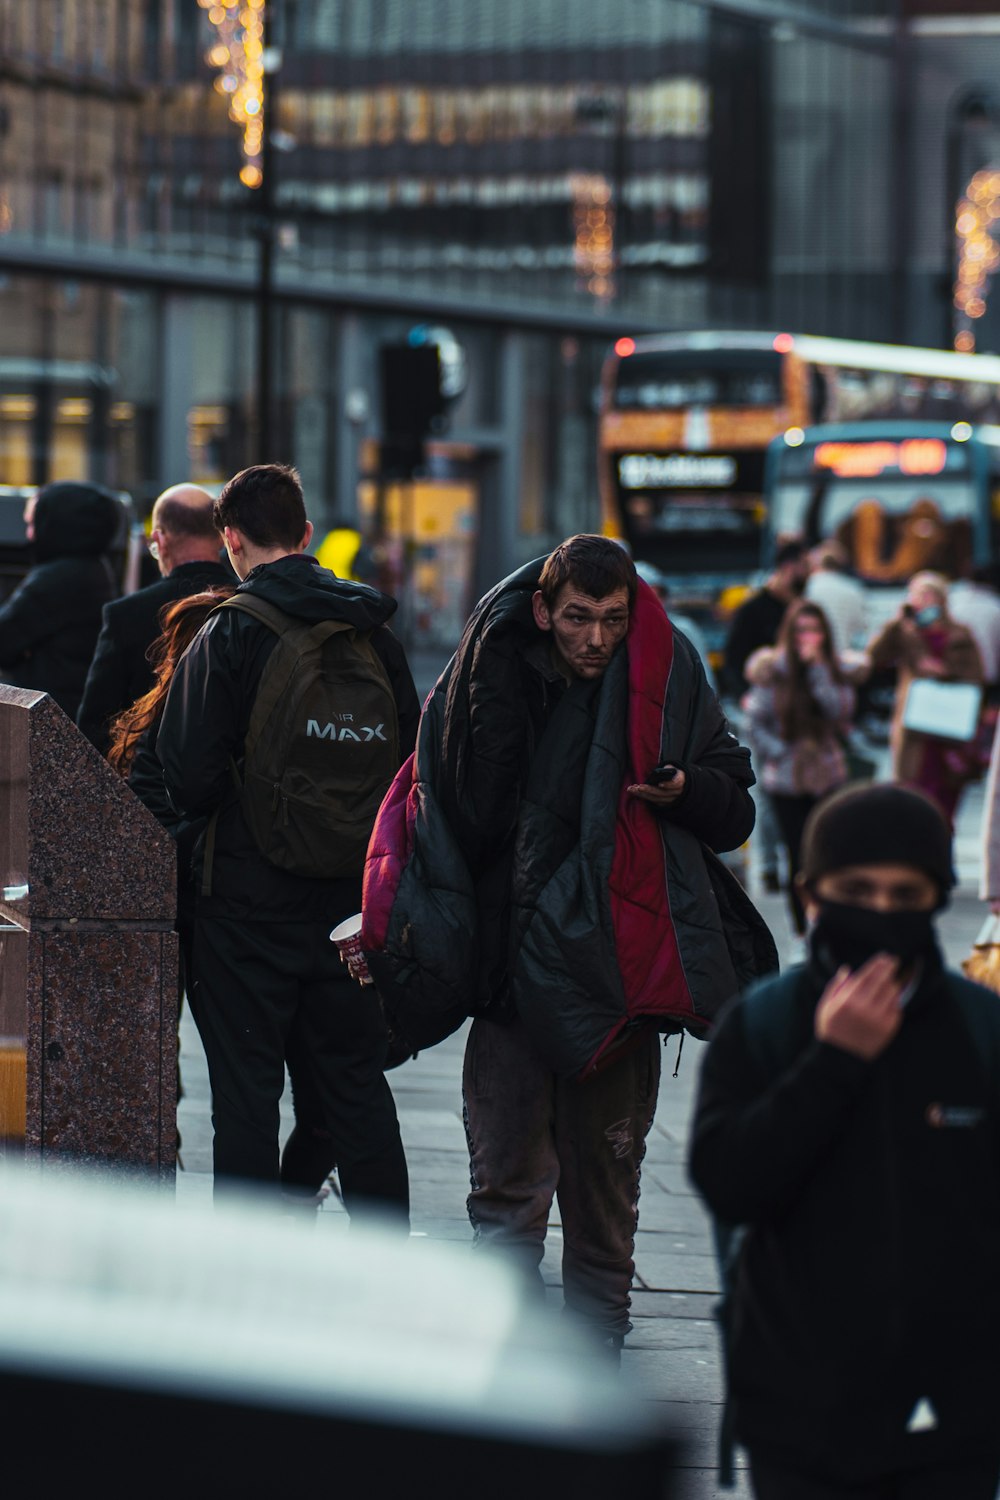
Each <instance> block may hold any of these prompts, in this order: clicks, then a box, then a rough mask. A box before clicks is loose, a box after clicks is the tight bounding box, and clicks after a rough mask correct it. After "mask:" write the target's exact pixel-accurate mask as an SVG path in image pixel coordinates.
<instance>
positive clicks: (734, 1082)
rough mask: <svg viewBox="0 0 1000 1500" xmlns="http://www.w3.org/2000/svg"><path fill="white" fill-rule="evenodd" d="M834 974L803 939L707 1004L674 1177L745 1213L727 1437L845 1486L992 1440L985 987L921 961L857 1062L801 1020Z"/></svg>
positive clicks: (998, 1037) (995, 1089) (997, 1180)
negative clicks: (884, 1040) (899, 1011)
mask: <svg viewBox="0 0 1000 1500" xmlns="http://www.w3.org/2000/svg"><path fill="white" fill-rule="evenodd" d="M833 969H834V965H833V963H832V961H830V960H829V959H828V958H825V957H823V956H821V957H816V956H815V955H814V957H813V958H812V959H811V961H810V964H809V966H808V967H807V968H804V969H800V970H792V971H791V972H790V973H789V974H788V975H783V976H782V977H781V978H780V979H774V980H768V981H765V983H764V984H762V985H760V986H758V987H757V988H755V989H753V990H751V991H750V992H749V993H748V994H747V995H746V997H745V998H744V999H743V1000H742V1001H741V1002H739V1003H737V1004H736V1005H734V1006H733V1007H732V1008H731V1009H730V1010H729V1011H728V1012H727V1014H726V1015H725V1016H724V1017H723V1019H722V1021H721V1022H720V1025H719V1029H718V1031H717V1033H716V1035H715V1036H714V1038H713V1039H712V1041H711V1043H710V1044H709V1048H708V1052H707V1054H706V1057H705V1061H704V1066H703V1069H702V1075H701V1084H700V1090H699V1096H698V1101H697V1105H696V1110H695V1118H694V1125H693V1131H692V1145H691V1174H692V1177H693V1179H694V1182H695V1184H696V1186H697V1187H698V1188H699V1190H700V1191H701V1193H702V1194H703V1196H704V1197H705V1199H706V1200H707V1202H708V1204H709V1206H710V1207H711V1209H712V1210H713V1211H714V1213H715V1214H716V1215H717V1217H718V1218H719V1219H720V1220H722V1221H723V1222H725V1223H729V1224H743V1225H746V1226H747V1235H746V1240H745V1242H744V1245H743V1249H742V1252H741V1255H740V1261H739V1267H738V1273H737V1277H736V1285H735V1292H734V1304H733V1312H732V1323H731V1357H730V1395H731V1400H732V1402H733V1412H734V1418H735V1428H736V1436H737V1438H738V1439H739V1440H740V1441H741V1442H743V1443H745V1444H746V1445H747V1447H749V1448H750V1449H751V1450H757V1451H759V1452H761V1453H762V1454H769V1455H770V1456H771V1457H772V1459H773V1461H775V1462H778V1461H784V1463H785V1464H787V1465H788V1466H790V1467H794V1466H798V1467H802V1468H804V1469H806V1470H809V1471H810V1472H811V1471H813V1470H818V1471H820V1472H823V1473H828V1474H830V1475H831V1476H832V1475H840V1476H842V1477H843V1478H846V1479H850V1480H852V1481H857V1480H862V1479H866V1478H871V1477H872V1476H874V1475H876V1474H880V1473H888V1472H893V1471H897V1470H900V1469H905V1468H910V1467H917V1466H920V1465H921V1464H923V1463H928V1464H929V1463H932V1462H947V1461H949V1460H951V1461H954V1460H955V1458H956V1457H960V1456H962V1455H966V1456H975V1454H976V1452H977V1450H978V1449H989V1448H990V1447H991V1446H992V1445H994V1444H995V1441H996V1425H997V1417H996V1413H997V1409H998V1403H1000V1364H998V1361H997V1342H998V1338H1000V1294H998V1290H997V1264H998V1257H1000V1001H998V1000H997V997H996V996H995V995H993V994H992V993H991V992H990V991H988V990H985V989H982V988H981V987H980V986H979V985H974V984H970V983H969V981H968V980H966V979H963V978H962V977H961V976H960V975H958V974H952V973H949V972H948V971H946V970H944V969H943V968H941V966H940V963H939V961H932V960H928V961H927V962H926V967H925V970H924V976H923V978H922V980H921V982H920V984H919V987H918V989H917V991H916V993H915V994H914V995H913V997H912V998H911V999H910V1000H909V1002H908V1004H907V1006H906V1009H905V1012H904V1018H903V1024H902V1027H901V1028H900V1031H899V1033H898V1034H897V1036H896V1037H895V1038H894V1039H893V1041H892V1042H891V1043H890V1044H889V1046H888V1047H887V1048H886V1049H885V1051H884V1052H883V1053H882V1054H881V1055H880V1056H879V1057H877V1058H876V1059H875V1060H874V1061H873V1062H864V1061H862V1060H861V1059H860V1058H859V1057H856V1056H854V1055H852V1054H850V1053H848V1052H845V1051H843V1050H842V1049H840V1048H838V1047H835V1046H832V1045H830V1044H828V1043H825V1042H821V1041H818V1040H817V1039H816V1037H815V1035H814V1017H815V1010H816V1006H817V1003H818V1001H819V998H820V996H821V995H822V993H823V990H824V988H825V986H826V984H827V983H828V981H829V979H830V978H831V977H832V973H833ZM793 1456H794V1464H793V1463H792V1457H793ZM956 1500H957V1497H956Z"/></svg>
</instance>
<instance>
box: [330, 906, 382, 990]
mask: <svg viewBox="0 0 1000 1500" xmlns="http://www.w3.org/2000/svg"><path fill="white" fill-rule="evenodd" d="M330 941H331V943H335V944H336V947H337V952H338V953H339V954H340V961H341V963H344V964H346V965H347V972H348V974H350V976H351V978H352V979H356V980H357V981H358V983H359V984H374V982H375V981H374V980H373V979H372V976H371V974H369V972H368V963H367V960H366V958H365V955H364V951H363V949H362V947H361V913H360V912H358V913H357V915H356V916H353V917H348V918H347V921H346V922H341V923H340V925H339V926H337V927H335V928H334V929H333V931H332V932H331V933H330Z"/></svg>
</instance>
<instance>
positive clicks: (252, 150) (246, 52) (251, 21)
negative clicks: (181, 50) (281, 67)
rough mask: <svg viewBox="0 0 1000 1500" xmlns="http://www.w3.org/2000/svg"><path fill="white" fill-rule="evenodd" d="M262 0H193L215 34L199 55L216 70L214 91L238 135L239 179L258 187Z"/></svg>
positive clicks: (261, 178)
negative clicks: (240, 154) (224, 104)
mask: <svg viewBox="0 0 1000 1500" xmlns="http://www.w3.org/2000/svg"><path fill="white" fill-rule="evenodd" d="M265 3H266V0H198V4H199V5H200V6H201V8H202V10H206V11H208V19H209V21H211V23H212V25H213V26H214V27H215V29H216V31H217V33H218V41H216V42H214V43H213V44H212V46H211V47H210V48H209V50H208V51H207V52H206V53H205V61H206V62H207V63H208V65H209V67H211V68H217V69H218V70H219V76H218V78H216V80H215V88H216V89H217V91H218V92H219V93H220V94H222V95H224V96H225V97H226V98H227V99H228V100H229V118H230V119H231V120H233V121H234V122H235V123H236V124H237V125H239V126H240V128H241V130H242V131H243V157H244V161H243V166H242V167H241V168H240V181H241V182H242V183H243V184H244V186H245V187H248V188H259V187H260V185H261V183H262V182H263V181H264V170H263V166H262V162H261V156H262V152H263V149H264V7H265Z"/></svg>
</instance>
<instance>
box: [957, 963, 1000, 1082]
mask: <svg viewBox="0 0 1000 1500" xmlns="http://www.w3.org/2000/svg"><path fill="white" fill-rule="evenodd" d="M945 978H946V981H947V984H948V988H949V990H950V991H951V994H952V995H953V996H954V998H955V1000H956V1001H957V1002H958V1007H959V1009H960V1010H961V1012H962V1019H963V1021H964V1022H965V1024H966V1027H967V1028H968V1031H969V1035H970V1036H971V1038H972V1044H973V1046H974V1047H975V1049H976V1052H977V1053H978V1055H979V1058H980V1061H981V1062H982V1064H983V1067H984V1068H985V1070H986V1073H987V1075H988V1077H989V1078H990V1079H991V1081H992V1082H994V1083H995V1084H998V1085H1000V996H998V995H995V994H994V993H993V991H992V990H987V989H986V988H985V987H984V986H983V985H981V984H973V982H972V980H971V979H966V978H965V977H964V976H963V975H961V974H954V973H952V971H951V970H950V969H949V970H948V971H947V973H946V975H945Z"/></svg>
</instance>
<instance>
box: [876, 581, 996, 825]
mask: <svg viewBox="0 0 1000 1500" xmlns="http://www.w3.org/2000/svg"><path fill="white" fill-rule="evenodd" d="M867 654H868V657H869V659H870V661H871V664H872V668H873V670H875V671H880V670H882V669H884V668H886V667H895V669H896V673H897V676H896V698H895V705H894V709H893V718H892V728H891V731H890V736H889V743H890V746H891V748H892V774H893V777H894V779H895V780H897V781H902V782H906V783H907V785H909V786H914V787H916V788H918V790H920V791H923V792H926V793H927V795H928V796H929V797H933V799H934V801H935V802H936V803H937V804H938V806H939V807H940V808H941V810H942V812H943V813H944V815H945V817H946V818H948V820H949V822H954V818H955V810H956V808H957V806H958V799H959V797H960V796H961V794H962V790H963V788H964V787H965V786H966V785H967V784H968V782H969V781H972V780H975V779H976V778H977V777H978V776H979V775H981V773H982V766H981V762H980V758H979V752H978V748H977V745H976V742H975V739H974V738H973V739H971V740H968V741H965V742H962V741H959V740H956V739H953V738H951V737H949V736H947V735H946V734H929V733H925V732H923V731H920V730H917V729H913V728H909V727H908V726H907V723H906V707H907V698H908V695H909V692H910V688H911V686H912V684H913V683H914V682H916V681H919V680H921V679H931V680H933V681H935V682H970V683H981V682H982V679H983V667H982V661H981V660H980V656H979V650H978V648H977V646H976V642H975V640H974V638H973V636H972V633H971V631H970V630H969V629H968V628H967V627H966V626H965V625H959V624H958V623H957V622H956V621H955V620H953V619H952V618H951V616H950V614H949V612H948V580H947V579H946V578H943V577H942V576H941V575H940V574H938V573H916V574H914V576H913V578H911V580H910V584H909V587H908V589H907V592H906V599H905V602H904V603H903V605H902V606H901V607H900V609H899V611H898V613H897V614H896V615H895V616H894V617H893V618H892V619H891V620H889V621H888V622H887V623H886V624H885V625H884V626H883V627H882V629H881V630H880V631H879V632H878V634H877V635H876V636H875V637H874V638H873V639H872V640H871V641H870V642H869V644H868V648H867ZM942 727H943V728H946V727H947V726H944V725H943V726H942Z"/></svg>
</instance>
